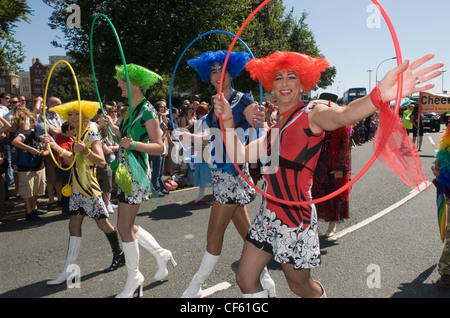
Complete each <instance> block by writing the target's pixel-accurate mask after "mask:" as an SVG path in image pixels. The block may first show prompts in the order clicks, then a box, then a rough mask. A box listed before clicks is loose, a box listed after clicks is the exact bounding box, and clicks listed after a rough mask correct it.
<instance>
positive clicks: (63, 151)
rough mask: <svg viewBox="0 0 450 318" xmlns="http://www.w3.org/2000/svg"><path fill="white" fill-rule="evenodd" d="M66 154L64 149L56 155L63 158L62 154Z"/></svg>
mask: <svg viewBox="0 0 450 318" xmlns="http://www.w3.org/2000/svg"><path fill="white" fill-rule="evenodd" d="M65 153H66V149H63V150H62V151H61V152H58V155H59V156H60V157H64V154H65Z"/></svg>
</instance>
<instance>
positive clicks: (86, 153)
mask: <svg viewBox="0 0 450 318" xmlns="http://www.w3.org/2000/svg"><path fill="white" fill-rule="evenodd" d="M80 153H81V154H82V155H85V156H89V154H90V153H91V149H89V148H87V147H86V148H84V150H83V151H82V152H80Z"/></svg>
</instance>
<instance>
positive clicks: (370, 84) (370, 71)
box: [367, 68, 373, 92]
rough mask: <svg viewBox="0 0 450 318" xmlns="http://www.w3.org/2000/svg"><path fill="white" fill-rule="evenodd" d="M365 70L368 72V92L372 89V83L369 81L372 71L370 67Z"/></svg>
mask: <svg viewBox="0 0 450 318" xmlns="http://www.w3.org/2000/svg"><path fill="white" fill-rule="evenodd" d="M367 72H368V73H369V92H370V91H371V90H372V87H371V86H372V83H371V80H372V76H371V74H372V72H373V70H372V69H370V68H369V69H368V70H367Z"/></svg>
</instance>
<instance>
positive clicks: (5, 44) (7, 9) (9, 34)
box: [0, 0, 31, 75]
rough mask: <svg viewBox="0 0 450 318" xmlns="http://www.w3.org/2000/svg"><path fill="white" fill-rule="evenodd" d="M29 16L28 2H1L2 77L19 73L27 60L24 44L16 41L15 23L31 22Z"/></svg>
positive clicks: (0, 71) (0, 60)
mask: <svg viewBox="0 0 450 318" xmlns="http://www.w3.org/2000/svg"><path fill="white" fill-rule="evenodd" d="M29 14H31V8H30V7H29V6H28V5H27V3H26V0H0V75H1V74H8V73H15V72H17V71H18V68H19V65H20V64H21V63H23V61H24V59H25V55H24V53H23V47H22V44H21V43H20V42H19V41H17V40H16V39H14V28H15V24H14V23H15V22H18V21H20V20H23V21H26V22H29V19H28V17H27V15H29Z"/></svg>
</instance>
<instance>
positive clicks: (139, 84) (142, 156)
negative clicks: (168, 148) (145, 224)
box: [105, 64, 176, 298]
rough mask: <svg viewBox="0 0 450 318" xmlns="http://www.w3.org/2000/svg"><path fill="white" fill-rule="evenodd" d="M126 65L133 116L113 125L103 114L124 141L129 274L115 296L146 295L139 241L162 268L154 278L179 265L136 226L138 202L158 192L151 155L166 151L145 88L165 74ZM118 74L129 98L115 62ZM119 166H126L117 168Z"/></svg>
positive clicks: (122, 192)
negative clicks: (152, 175)
mask: <svg viewBox="0 0 450 318" xmlns="http://www.w3.org/2000/svg"><path fill="white" fill-rule="evenodd" d="M127 70H128V75H129V81H130V91H131V105H130V107H131V111H132V115H131V116H130V113H129V112H127V113H126V114H125V117H124V118H123V120H122V121H121V123H120V126H119V127H118V126H116V125H114V124H113V122H112V120H111V118H110V117H108V116H107V117H106V119H105V123H107V124H108V125H109V126H110V128H111V131H112V132H113V133H114V134H115V136H116V138H117V139H118V140H119V141H120V148H119V153H118V155H117V156H118V164H119V168H117V169H118V170H117V171H116V181H117V185H118V191H117V192H118V193H117V196H118V199H119V207H118V211H119V212H118V214H119V217H118V221H117V228H118V229H119V233H120V236H121V238H122V246H123V250H124V253H125V259H126V265H127V273H128V277H127V281H126V284H125V287H124V289H123V290H122V292H120V293H119V294H118V295H117V296H116V297H118V298H131V297H133V295H134V292H135V291H136V290H137V289H138V288H139V296H142V285H143V283H144V276H143V275H142V273H141V272H140V271H139V256H140V254H139V246H138V244H140V245H141V246H142V247H144V248H145V249H147V250H148V251H149V252H150V253H152V254H153V256H154V257H155V258H156V260H157V263H158V271H157V272H156V273H155V275H154V278H155V279H156V280H162V279H164V278H165V277H166V276H167V275H168V270H167V263H168V262H169V261H171V263H172V265H173V266H176V262H175V260H174V258H173V256H172V252H171V251H169V250H167V249H164V248H162V247H161V246H160V245H159V244H158V242H157V241H156V240H155V238H154V237H153V236H152V235H151V234H150V233H149V232H147V231H146V230H144V229H143V228H142V227H140V226H137V225H135V219H136V214H137V212H138V210H139V207H140V204H141V203H142V202H143V201H146V200H148V199H149V198H150V197H152V196H154V195H156V193H155V190H154V188H153V186H152V184H151V181H150V180H151V169H150V165H149V158H148V157H149V154H155V155H161V154H162V153H163V151H164V144H163V142H162V137H161V130H160V126H159V124H160V123H159V120H158V114H157V112H156V110H155V109H154V108H153V106H152V105H151V104H150V102H149V101H148V100H147V99H146V98H145V96H144V93H145V92H146V91H147V90H148V89H149V88H150V87H151V86H152V85H153V84H155V83H156V82H157V81H159V80H161V77H160V76H159V75H158V74H156V73H153V72H152V71H150V70H148V69H146V68H144V67H142V66H139V65H135V64H130V65H127ZM115 78H116V80H117V81H118V87H119V88H120V89H121V90H122V97H125V98H128V89H127V88H128V85H127V82H126V76H125V68H124V67H123V66H117V67H116V76H115ZM112 164H113V163H112ZM121 167H122V168H123V170H122V171H119V170H120V168H121ZM112 169H113V170H114V168H112ZM118 174H119V175H121V174H122V177H123V175H127V176H128V177H127V178H124V179H127V180H128V181H126V182H124V183H122V182H120V181H119V180H120V179H117V175H118Z"/></svg>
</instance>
